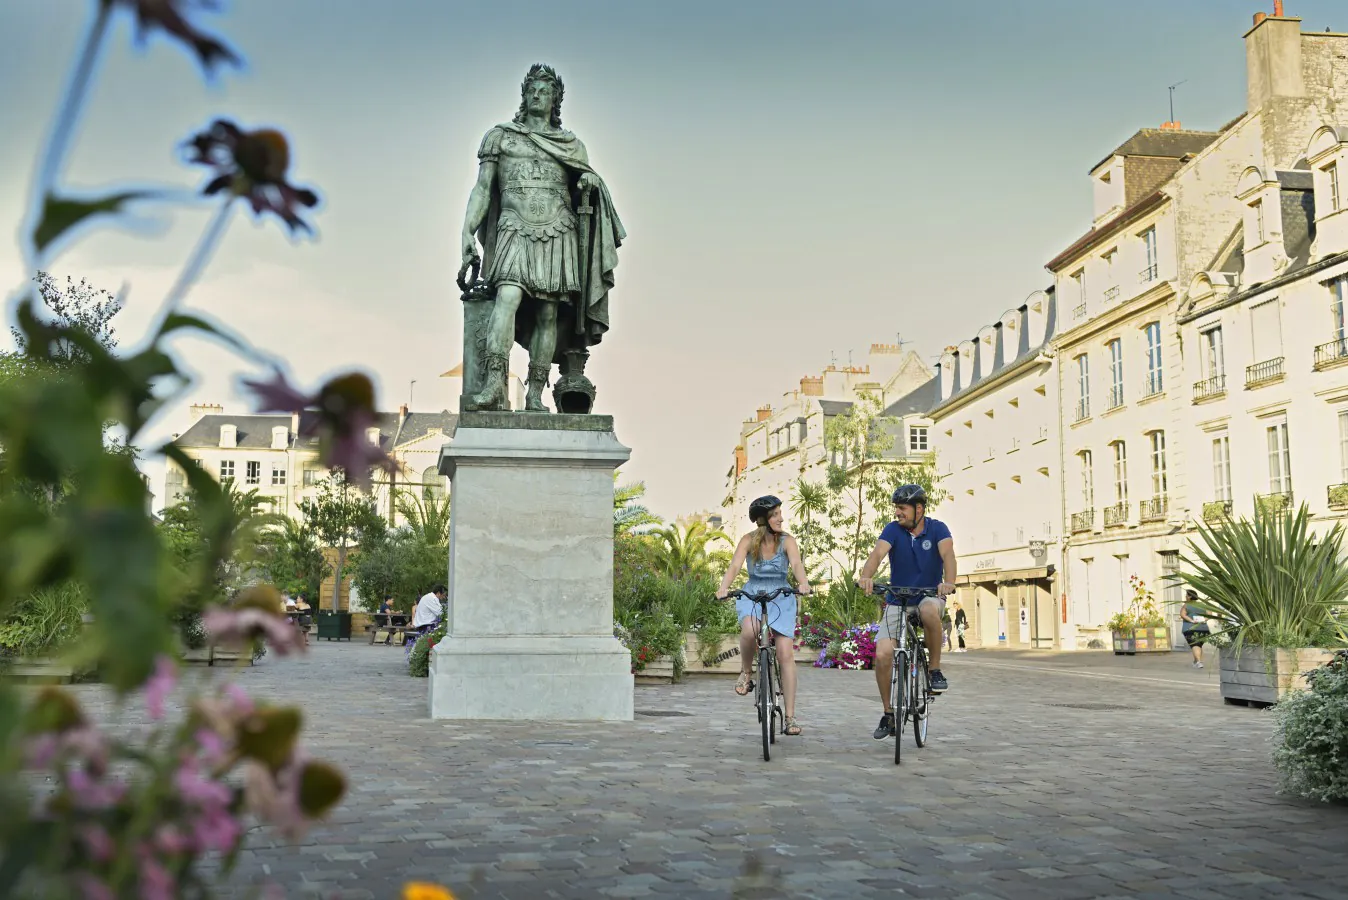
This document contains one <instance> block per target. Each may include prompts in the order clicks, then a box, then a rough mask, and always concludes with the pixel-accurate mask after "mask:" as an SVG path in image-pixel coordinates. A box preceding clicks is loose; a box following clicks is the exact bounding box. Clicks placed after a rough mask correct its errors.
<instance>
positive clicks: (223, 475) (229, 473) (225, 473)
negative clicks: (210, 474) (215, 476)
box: [220, 459, 234, 481]
mask: <svg viewBox="0 0 1348 900" xmlns="http://www.w3.org/2000/svg"><path fill="white" fill-rule="evenodd" d="M233 477H234V460H232V459H222V460H220V480H221V481H224V480H225V479H227V478H233Z"/></svg>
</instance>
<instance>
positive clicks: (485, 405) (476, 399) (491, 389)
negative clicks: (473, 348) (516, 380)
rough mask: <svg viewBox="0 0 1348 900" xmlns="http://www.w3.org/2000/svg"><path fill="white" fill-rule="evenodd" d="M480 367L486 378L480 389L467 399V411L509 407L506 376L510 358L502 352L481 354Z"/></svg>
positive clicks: (508, 370)
mask: <svg viewBox="0 0 1348 900" xmlns="http://www.w3.org/2000/svg"><path fill="white" fill-rule="evenodd" d="M482 367H483V369H485V370H486V378H485V380H484V381H483V384H482V390H480V391H478V392H477V393H476V394H474V395H473V396H472V397H470V398H469V399H468V409H469V411H472V412H476V411H478V410H484V409H509V408H510V393H509V391H508V389H507V387H506V378H507V377H508V375H509V372H510V358H509V357H507V356H506V355H505V354H504V353H486V354H483V358H482Z"/></svg>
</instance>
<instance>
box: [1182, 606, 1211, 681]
mask: <svg viewBox="0 0 1348 900" xmlns="http://www.w3.org/2000/svg"><path fill="white" fill-rule="evenodd" d="M1197 604H1198V591H1196V590H1194V589H1193V588H1188V589H1187V590H1185V592H1184V605H1183V606H1181V607H1180V619H1181V621H1182V624H1181V625H1180V631H1181V632H1183V634H1184V640H1186V641H1187V642H1188V643H1189V649H1190V650H1192V651H1193V654H1194V668H1195V669H1201V668H1203V642H1204V641H1206V640H1207V639H1208V636H1209V635H1211V634H1212V629H1210V628H1209V627H1208V623H1207V620H1206V619H1204V620H1203V621H1201V622H1200V621H1199V620H1198V617H1199V616H1201V615H1203V608H1202V607H1201V606H1198V605H1197Z"/></svg>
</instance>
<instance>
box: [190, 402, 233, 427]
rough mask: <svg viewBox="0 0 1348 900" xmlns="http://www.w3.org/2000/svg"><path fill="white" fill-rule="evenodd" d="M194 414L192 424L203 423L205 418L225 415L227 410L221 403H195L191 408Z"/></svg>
mask: <svg viewBox="0 0 1348 900" xmlns="http://www.w3.org/2000/svg"><path fill="white" fill-rule="evenodd" d="M189 409H190V410H191V413H192V422H193V423H194V424H195V423H196V422H199V421H201V418H202V417H203V416H219V415H224V412H225V408H224V407H223V406H221V405H220V404H219V403H193V404H192V406H191V407H190V408H189Z"/></svg>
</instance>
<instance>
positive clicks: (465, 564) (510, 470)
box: [429, 412, 633, 722]
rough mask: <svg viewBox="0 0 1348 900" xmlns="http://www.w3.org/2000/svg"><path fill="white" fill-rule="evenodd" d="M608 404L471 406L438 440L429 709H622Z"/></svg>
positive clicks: (545, 715)
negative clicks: (438, 583)
mask: <svg viewBox="0 0 1348 900" xmlns="http://www.w3.org/2000/svg"><path fill="white" fill-rule="evenodd" d="M630 455H631V451H630V450H628V448H626V447H624V446H623V445H622V444H620V443H618V439H617V437H616V436H615V435H614V433H613V420H612V418H611V417H609V416H591V415H553V414H539V413H520V412H470V413H463V414H461V415H460V417H459V423H458V427H457V428H456V430H455V432H454V437H453V441H452V442H451V443H449V444H446V445H445V446H444V447H443V448H442V449H441V451H440V472H441V474H444V475H447V476H449V478H450V481H451V484H452V492H451V495H452V497H453V504H454V507H453V515H452V517H451V520H450V537H449V581H448V586H449V602H448V603H447V604H446V607H447V609H446V615H447V617H448V627H447V634H446V639H445V640H443V641H441V642H440V643H439V644H438V645H436V647H435V649H434V650H433V651H432V652H431V660H430V678H429V682H430V714H431V718H433V719H536V720H539V721H543V722H547V721H630V720H631V719H632V684H633V679H632V674H631V657H630V655H629V654H628V652H627V649H626V648H624V647H623V646H622V644H621V643H619V642H618V640H617V638H615V637H614V636H613V470H614V469H616V468H617V467H618V466H619V465H621V464H622V463H623V462H626V461H627V459H628V457H629V456H630Z"/></svg>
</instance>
